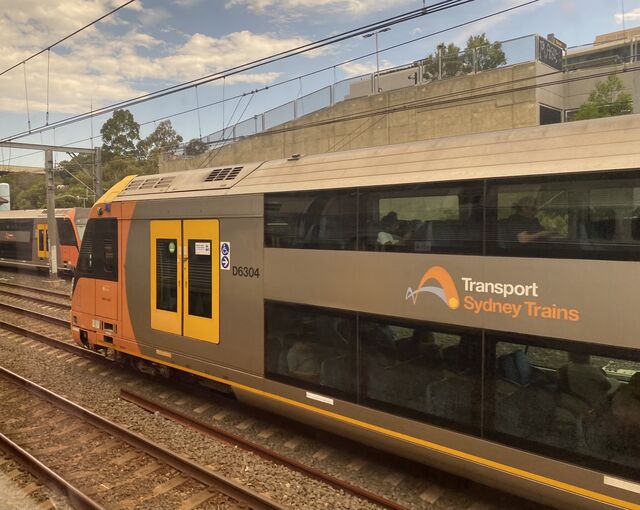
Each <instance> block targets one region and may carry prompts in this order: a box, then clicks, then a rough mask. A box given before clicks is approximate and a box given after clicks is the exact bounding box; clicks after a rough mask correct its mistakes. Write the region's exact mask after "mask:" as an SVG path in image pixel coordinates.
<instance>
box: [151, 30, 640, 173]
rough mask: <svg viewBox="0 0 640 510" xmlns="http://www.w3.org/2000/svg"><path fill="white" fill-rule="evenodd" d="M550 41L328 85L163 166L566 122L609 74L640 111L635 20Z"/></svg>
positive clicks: (639, 34)
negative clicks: (436, 70)
mask: <svg viewBox="0 0 640 510" xmlns="http://www.w3.org/2000/svg"><path fill="white" fill-rule="evenodd" d="M549 39H551V42H550V41H549V40H548V39H547V38H544V37H540V36H527V37H523V38H518V39H514V40H512V41H505V42H503V43H502V46H503V48H505V51H506V49H508V48H511V46H512V45H513V46H514V47H516V45H517V48H518V52H520V53H522V54H524V55H525V56H524V57H521V58H520V60H519V61H518V60H517V59H516V61H515V63H513V62H514V60H513V59H511V58H509V59H507V64H506V65H504V66H502V67H499V68H496V69H490V70H485V71H473V72H471V73H470V74H460V75H459V76H455V77H452V78H448V79H429V80H426V79H425V78H424V76H423V74H424V73H423V72H422V67H421V66H422V63H420V62H416V63H413V64H409V65H407V66H403V67H402V68H397V69H394V70H390V71H381V72H380V74H379V75H368V76H366V77H361V78H358V79H354V80H350V81H349V82H348V83H347V84H346V86H345V85H344V84H343V83H338V84H335V85H333V86H332V87H331V86H330V87H325V88H324V89H321V90H319V91H316V92H314V93H312V94H309V95H308V96H305V98H300V99H298V100H295V101H292V102H290V103H287V104H285V105H281V106H280V107H278V108H275V109H273V110H271V111H269V112H265V113H264V114H263V115H261V116H256V117H255V118H252V119H249V120H247V121H245V122H243V123H241V124H240V125H237V126H235V127H234V128H228V129H227V130H225V131H224V133H216V134H213V135H210V136H209V137H208V140H207V141H208V142H210V143H212V145H213V147H215V148H214V150H212V151H210V152H207V153H205V154H202V155H200V156H196V157H184V156H178V155H169V157H164V158H161V161H160V165H159V166H160V172H161V173H163V172H173V171H178V170H189V169H194V168H203V167H215V166H224V165H228V164H234V163H241V162H249V161H261V160H268V159H281V158H287V157H290V156H291V155H293V154H307V155H308V154H319V153H324V152H334V151H341V150H348V149H356V148H362V147H375V146H380V145H387V144H394V143H402V142H411V141H416V140H425V139H431V138H441V137H447V136H456V135H465V134H471V133H479V132H487V131H497V130H504V129H515V128H520V127H530V126H536V125H539V124H550V123H554V122H565V121H568V120H571V117H572V115H573V114H574V113H575V111H577V109H578V108H579V107H580V105H581V104H582V103H583V102H584V101H585V100H586V99H587V98H588V96H589V93H590V92H591V91H592V90H593V88H594V86H595V84H596V82H597V81H598V80H603V79H606V77H607V75H608V74H610V73H614V72H616V73H619V76H620V79H621V80H622V81H623V83H624V85H625V88H626V90H627V91H628V92H629V93H631V94H632V97H633V100H634V101H633V109H634V112H635V113H639V112H640V73H637V72H632V71H638V70H640V53H639V50H640V27H639V28H635V29H630V30H626V31H622V32H614V33H611V34H604V35H600V36H597V37H596V39H595V41H594V43H593V44H592V45H588V46H583V47H579V48H573V49H569V50H563V48H562V47H561V46H559V45H557V44H555V43H557V42H558V41H557V39H555V37H553V36H552V35H550V36H549ZM507 44H509V46H508V47H507ZM522 48H525V49H526V50H527V51H526V52H523V51H522ZM378 90H381V92H377V91H378ZM306 97H308V98H310V100H309V101H307V103H305V99H306ZM318 98H321V100H318ZM322 98H324V99H322ZM322 101H324V103H323V102H322ZM306 104H311V105H315V106H312V107H311V108H309V107H307V108H305V105H306ZM323 104H326V106H324V107H322V105H323ZM318 105H320V107H318ZM313 108H315V109H313ZM309 110H312V111H311V113H307V112H308V111H309ZM287 116H288V117H287ZM259 117H260V118H259ZM287 118H288V119H290V120H288V121H286V122H283V121H282V119H285V120H286V119H287ZM217 140H220V143H216V141H217Z"/></svg>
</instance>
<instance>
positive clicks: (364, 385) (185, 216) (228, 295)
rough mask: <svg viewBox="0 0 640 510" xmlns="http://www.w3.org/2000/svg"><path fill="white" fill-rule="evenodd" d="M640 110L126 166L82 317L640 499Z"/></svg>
mask: <svg viewBox="0 0 640 510" xmlns="http://www.w3.org/2000/svg"><path fill="white" fill-rule="evenodd" d="M638 140H640V116H637V115H628V116H624V117H619V118H613V119H603V120H596V121H585V122H575V123H570V124H561V125H554V126H544V127H536V128H530V129H521V130H515V131H502V132H495V133H487V134H479V135H472V136H462V137H452V138H444V139H438V140H431V141H424V142H415V143H406V144H402V145H394V146H386V147H377V148H372V149H362V150H353V151H347V152H339V153H332V154H325V155H318V156H309V157H300V156H294V157H291V158H289V159H286V160H279V161H267V162H259V163H252V164H245V165H237V166H228V167H221V168H209V169H203V170H197V171H192V172H185V173H175V174H162V175H154V176H139V177H129V178H126V179H124V180H123V181H122V182H120V183H119V184H117V185H116V186H114V187H113V188H112V189H111V190H110V191H109V192H107V193H106V194H105V195H104V196H103V197H102V199H101V200H100V201H99V202H98V203H97V204H96V205H95V206H94V208H93V209H92V211H91V215H90V220H89V222H88V224H87V228H86V231H85V234H84V239H83V242H82V247H81V251H80V258H79V262H78V266H77V269H76V276H75V281H74V290H73V310H72V329H73V335H74V338H75V339H76V340H77V341H78V342H79V343H82V344H84V345H85V346H88V347H91V348H95V349H109V350H110V351H109V352H110V353H111V354H113V353H114V352H115V355H116V356H117V357H118V358H119V359H121V360H127V361H130V362H132V364H133V365H135V366H137V367H138V368H140V369H142V370H146V371H158V372H160V373H165V374H166V373H167V372H170V371H172V370H178V371H182V372H186V373H190V374H194V375H196V376H199V377H202V378H206V379H208V380H211V381H215V382H217V383H219V384H221V385H225V387H228V388H230V390H232V391H233V392H234V393H235V395H236V396H237V397H238V398H239V399H241V400H243V401H246V402H250V403H252V404H254V405H257V406H261V407H264V408H267V409H269V410H271V411H275V412H278V413H281V414H284V415H287V416H290V417H293V418H295V419H297V420H301V421H304V422H307V423H310V424H313V425H314V426H317V427H321V428H325V429H328V430H331V431H333V432H337V433H340V434H344V435H346V436H349V437H352V438H355V439H357V440H359V441H361V442H364V443H367V444H371V445H374V446H375V447H377V448H381V449H386V450H390V451H393V452H395V453H398V454H402V455H404V456H406V457H409V458H413V459H417V460H419V461H422V462H425V463H429V464H433V465H435V466H438V467H440V468H442V469H446V470H450V471H453V472H455V473H458V474H461V475H464V476H467V477H469V478H472V479H476V480H479V481H481V482H483V483H487V484H491V485H494V486H497V487H499V488H501V489H504V490H510V491H512V492H514V493H517V494H521V495H524V496H528V497H531V498H535V499H536V500H538V501H543V502H547V503H551V504H554V505H560V506H566V505H575V507H576V508H581V509H591V508H593V509H595V508H600V509H601V508H626V509H640V480H639V476H638V473H640V349H639V343H638V342H639V340H638V339H639V334H640V313H638V310H639V309H640V297H639V294H638V289H639V288H640V144H639V143H638Z"/></svg>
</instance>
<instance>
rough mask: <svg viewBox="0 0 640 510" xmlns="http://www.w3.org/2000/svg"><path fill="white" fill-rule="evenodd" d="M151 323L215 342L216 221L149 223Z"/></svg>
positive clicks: (217, 323) (217, 327)
mask: <svg viewBox="0 0 640 510" xmlns="http://www.w3.org/2000/svg"><path fill="white" fill-rule="evenodd" d="M150 243H151V245H150V252H151V253H150V261H151V275H150V278H151V282H150V283H151V285H150V305H151V327H152V328H153V329H157V330H160V331H166V332H167V333H173V334H176V335H183V336H186V337H190V338H195V339H198V340H205V341H208V342H213V343H218V342H219V337H220V319H219V309H220V292H219V267H218V259H219V253H218V250H219V244H220V243H219V222H218V220H184V221H180V220H156V221H152V222H151V226H150Z"/></svg>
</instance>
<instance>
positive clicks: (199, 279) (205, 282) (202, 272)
mask: <svg viewBox="0 0 640 510" xmlns="http://www.w3.org/2000/svg"><path fill="white" fill-rule="evenodd" d="M199 245H206V246H208V247H209V249H208V250H199V249H198V246H199ZM188 273H189V315H196V316H198V317H207V318H209V319H210V318H211V313H212V307H211V289H212V283H211V240H210V239H204V240H199V241H196V240H195V239H189V271H188Z"/></svg>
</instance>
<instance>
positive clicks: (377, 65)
mask: <svg viewBox="0 0 640 510" xmlns="http://www.w3.org/2000/svg"><path fill="white" fill-rule="evenodd" d="M375 34H376V80H377V82H378V88H377V91H378V92H380V54H379V53H378V32H377V31H376V33H375Z"/></svg>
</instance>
